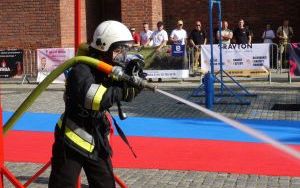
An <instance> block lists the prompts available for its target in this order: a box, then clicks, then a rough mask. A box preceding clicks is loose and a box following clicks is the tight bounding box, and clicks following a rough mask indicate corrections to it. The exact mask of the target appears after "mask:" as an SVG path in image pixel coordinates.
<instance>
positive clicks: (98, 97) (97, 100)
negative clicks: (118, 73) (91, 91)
mask: <svg viewBox="0 0 300 188" xmlns="http://www.w3.org/2000/svg"><path fill="white" fill-rule="evenodd" d="M106 90H107V88H106V87H104V86H102V85H101V86H100V87H99V88H98V90H97V92H96V94H95V96H94V99H93V104H92V110H99V109H100V103H101V100H102V97H103V95H104V93H105V92H106Z"/></svg>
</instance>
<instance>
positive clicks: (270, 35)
mask: <svg viewBox="0 0 300 188" xmlns="http://www.w3.org/2000/svg"><path fill="white" fill-rule="evenodd" d="M261 38H262V39H263V40H264V41H263V42H264V43H273V39H274V38H275V33H274V31H273V30H272V29H271V24H269V23H268V24H267V25H266V29H265V31H264V32H263V34H262V37H261Z"/></svg>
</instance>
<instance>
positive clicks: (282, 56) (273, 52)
mask: <svg viewBox="0 0 300 188" xmlns="http://www.w3.org/2000/svg"><path fill="white" fill-rule="evenodd" d="M290 47H291V44H290V43H287V44H286V45H283V49H282V46H281V45H279V44H276V43H270V68H269V73H270V74H269V76H268V79H269V82H270V83H271V81H272V78H271V73H272V72H277V73H280V74H283V73H288V77H287V79H288V81H289V82H290V83H291V81H292V78H291V75H290V65H289V62H288V59H289V55H288V54H289V52H288V50H289V48H290ZM186 51H187V57H188V65H189V72H190V74H194V73H195V70H194V69H193V67H194V62H195V59H194V57H195V54H194V53H195V51H194V48H189V47H187V49H186ZM199 62H201V57H200V60H199Z"/></svg>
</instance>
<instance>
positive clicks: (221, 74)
mask: <svg viewBox="0 0 300 188" xmlns="http://www.w3.org/2000/svg"><path fill="white" fill-rule="evenodd" d="M218 8H219V12H218V14H219V36H220V40H219V46H220V76H221V82H222V83H223V58H222V37H221V34H222V14H221V11H222V10H221V1H218ZM223 90H224V87H223V84H221V94H223Z"/></svg>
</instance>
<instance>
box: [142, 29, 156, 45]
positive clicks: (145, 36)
mask: <svg viewBox="0 0 300 188" xmlns="http://www.w3.org/2000/svg"><path fill="white" fill-rule="evenodd" d="M152 33H153V31H151V30H149V24H148V23H143V31H142V32H141V33H140V37H141V45H142V46H146V44H147V41H148V40H149V39H150V37H151V35H152ZM148 45H149V46H151V45H152V44H151V43H150V44H148Z"/></svg>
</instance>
